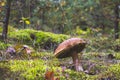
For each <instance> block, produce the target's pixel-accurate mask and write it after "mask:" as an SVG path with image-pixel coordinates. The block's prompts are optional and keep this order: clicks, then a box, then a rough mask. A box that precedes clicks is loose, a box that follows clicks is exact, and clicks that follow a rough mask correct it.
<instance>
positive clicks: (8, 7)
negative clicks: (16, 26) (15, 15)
mask: <svg viewBox="0 0 120 80" xmlns="http://www.w3.org/2000/svg"><path fill="white" fill-rule="evenodd" d="M10 6H11V0H7V3H6V16H5V19H4V25H3V32H2V38H3V40H4V41H6V39H7V33H8V24H9V17H10Z"/></svg>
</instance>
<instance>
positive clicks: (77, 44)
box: [54, 38, 86, 58]
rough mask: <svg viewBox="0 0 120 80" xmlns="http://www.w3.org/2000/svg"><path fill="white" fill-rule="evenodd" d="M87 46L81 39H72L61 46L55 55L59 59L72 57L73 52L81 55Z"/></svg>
mask: <svg viewBox="0 0 120 80" xmlns="http://www.w3.org/2000/svg"><path fill="white" fill-rule="evenodd" d="M85 45H86V41H85V40H83V39H81V38H71V39H68V40H65V41H64V42H62V43H61V44H59V46H58V47H57V49H56V50H55V52H54V55H55V57H57V58H66V57H70V56H71V54H72V53H73V52H76V53H80V52H81V51H82V50H83V49H84V48H85Z"/></svg>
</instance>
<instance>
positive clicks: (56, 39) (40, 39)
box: [9, 29, 69, 48]
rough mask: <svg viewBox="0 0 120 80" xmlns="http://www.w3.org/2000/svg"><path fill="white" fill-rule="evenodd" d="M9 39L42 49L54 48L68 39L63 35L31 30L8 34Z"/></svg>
mask: <svg viewBox="0 0 120 80" xmlns="http://www.w3.org/2000/svg"><path fill="white" fill-rule="evenodd" d="M31 34H33V35H34V36H35V40H32V38H31V37H30V35H31ZM9 37H10V38H12V39H15V40H17V41H18V42H21V43H24V44H28V45H33V43H34V44H35V45H36V47H38V46H41V47H43V48H46V47H47V48H50V47H51V46H53V47H54V46H55V45H57V44H59V43H60V42H62V41H63V40H65V39H67V38H69V36H67V35H63V34H54V33H51V32H43V31H36V30H32V29H24V30H18V31H14V32H10V33H9ZM33 41H34V42H33Z"/></svg>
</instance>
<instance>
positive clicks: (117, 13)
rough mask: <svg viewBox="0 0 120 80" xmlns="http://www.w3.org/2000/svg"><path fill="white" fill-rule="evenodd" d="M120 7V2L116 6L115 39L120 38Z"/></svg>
mask: <svg viewBox="0 0 120 80" xmlns="http://www.w3.org/2000/svg"><path fill="white" fill-rule="evenodd" d="M118 19H119V8H118V4H117V5H116V6H115V22H114V24H115V26H114V31H115V39H118V38H119V34H118V33H119V21H118Z"/></svg>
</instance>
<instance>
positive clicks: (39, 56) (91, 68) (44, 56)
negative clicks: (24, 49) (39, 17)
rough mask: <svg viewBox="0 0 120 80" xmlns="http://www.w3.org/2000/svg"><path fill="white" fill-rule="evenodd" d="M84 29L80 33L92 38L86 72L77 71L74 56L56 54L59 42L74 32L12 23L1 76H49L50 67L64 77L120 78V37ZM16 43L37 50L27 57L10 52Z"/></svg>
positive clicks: (19, 79) (10, 79) (1, 47)
mask: <svg viewBox="0 0 120 80" xmlns="http://www.w3.org/2000/svg"><path fill="white" fill-rule="evenodd" d="M1 31H2V30H1V29H0V33H1ZM77 33H79V30H77ZM81 33H82V32H81V30H80V33H79V34H80V35H81ZM84 33H85V34H84V35H85V36H83V34H82V36H80V35H79V36H77V37H83V38H86V40H88V44H87V46H86V49H85V50H84V51H83V53H84V54H83V55H82V59H81V63H82V66H83V68H84V72H76V71H75V70H74V69H73V65H72V59H71V58H66V59H57V58H55V57H54V54H53V52H54V49H55V48H56V46H58V44H59V43H61V42H62V41H64V40H66V39H68V38H70V37H73V36H70V35H64V34H54V33H51V32H43V31H36V30H32V29H24V30H18V29H14V28H12V27H9V33H8V41H7V43H4V42H3V41H2V39H0V80H45V73H46V71H53V72H54V74H55V77H57V78H59V79H60V80H119V79H120V76H119V74H120V52H115V51H114V48H115V46H116V45H118V44H120V43H119V41H120V40H117V41H114V40H112V39H111V38H110V37H105V36H98V37H90V36H89V35H88V34H87V32H84ZM15 44H19V45H23V44H25V45H28V46H30V47H31V48H32V49H33V52H32V53H31V55H30V56H27V57H24V55H23V56H22V57H20V58H16V57H11V56H7V55H8V53H7V54H6V50H7V48H8V47H9V46H14V45H15ZM17 48H18V47H17ZM6 56H7V57H6Z"/></svg>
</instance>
